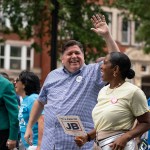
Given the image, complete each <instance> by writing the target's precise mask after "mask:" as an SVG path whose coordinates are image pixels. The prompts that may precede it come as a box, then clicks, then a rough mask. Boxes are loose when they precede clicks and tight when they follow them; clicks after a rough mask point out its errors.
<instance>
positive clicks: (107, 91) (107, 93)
mask: <svg viewBox="0 0 150 150" xmlns="http://www.w3.org/2000/svg"><path fill="white" fill-rule="evenodd" d="M123 83H124V81H123V82H120V83H119V84H118V85H117V86H115V87H114V88H113V89H111V88H109V87H110V85H109V87H107V89H106V95H109V94H111V93H113V92H114V90H115V89H116V88H118V87H120V86H121V85H122V84H123ZM110 90H111V91H110ZM109 91H110V92H109Z"/></svg>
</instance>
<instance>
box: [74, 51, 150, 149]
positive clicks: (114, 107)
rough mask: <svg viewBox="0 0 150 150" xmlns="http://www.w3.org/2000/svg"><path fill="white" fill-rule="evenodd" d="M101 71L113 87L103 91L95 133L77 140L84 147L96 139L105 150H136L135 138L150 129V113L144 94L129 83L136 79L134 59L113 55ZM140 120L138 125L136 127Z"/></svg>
mask: <svg viewBox="0 0 150 150" xmlns="http://www.w3.org/2000/svg"><path fill="white" fill-rule="evenodd" d="M101 71H102V79H103V81H106V82H109V84H108V85H107V86H105V87H103V88H102V89H101V90H100V92H99V94H98V99H97V100H98V103H97V104H96V106H95V107H94V109H93V111H92V117H93V121H94V126H95V130H92V131H91V132H89V133H88V134H87V135H85V136H78V137H76V138H75V141H76V143H77V145H78V146H83V145H84V144H85V143H86V142H87V141H90V140H92V139H95V140H96V144H97V146H96V147H97V148H98V149H102V150H136V142H135V140H134V138H135V137H137V136H139V135H142V134H143V133H144V132H146V131H147V130H148V129H150V112H149V110H148V105H147V99H146V96H145V94H144V92H143V91H142V90H141V89H140V88H138V87H137V86H135V85H133V84H132V83H129V82H126V81H125V79H126V78H128V79H132V78H133V77H134V76H135V72H134V71H133V70H132V69H131V62H130V59H129V58H128V56H127V55H125V54H124V53H121V52H112V53H110V54H108V55H107V56H106V57H105V59H104V63H103V64H102V65H101ZM136 119H137V121H138V124H137V125H136V126H135V127H134V128H132V127H133V125H134V122H135V120H136ZM85 145H86V144H85Z"/></svg>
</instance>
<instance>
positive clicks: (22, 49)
mask: <svg viewBox="0 0 150 150" xmlns="http://www.w3.org/2000/svg"><path fill="white" fill-rule="evenodd" d="M33 53H34V52H33V49H31V48H30V47H28V46H25V45H23V46H21V45H20V46H14V45H9V44H6V45H5V46H2V45H1V46H0V68H3V69H9V70H26V69H27V70H30V69H31V68H32V67H33V61H34V59H33Z"/></svg>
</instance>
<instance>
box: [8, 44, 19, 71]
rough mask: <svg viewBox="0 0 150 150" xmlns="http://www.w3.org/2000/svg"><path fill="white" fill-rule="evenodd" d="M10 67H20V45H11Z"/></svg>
mask: <svg viewBox="0 0 150 150" xmlns="http://www.w3.org/2000/svg"><path fill="white" fill-rule="evenodd" d="M10 69H17V70H20V69H21V47H15V46H11V50H10Z"/></svg>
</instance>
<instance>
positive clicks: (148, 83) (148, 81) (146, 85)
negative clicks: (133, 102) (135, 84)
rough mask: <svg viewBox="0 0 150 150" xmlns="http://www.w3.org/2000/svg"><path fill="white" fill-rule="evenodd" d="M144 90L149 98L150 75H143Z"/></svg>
mask: <svg viewBox="0 0 150 150" xmlns="http://www.w3.org/2000/svg"><path fill="white" fill-rule="evenodd" d="M142 90H143V91H144V93H145V95H146V97H147V98H149V97H150V76H144V77H142Z"/></svg>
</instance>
